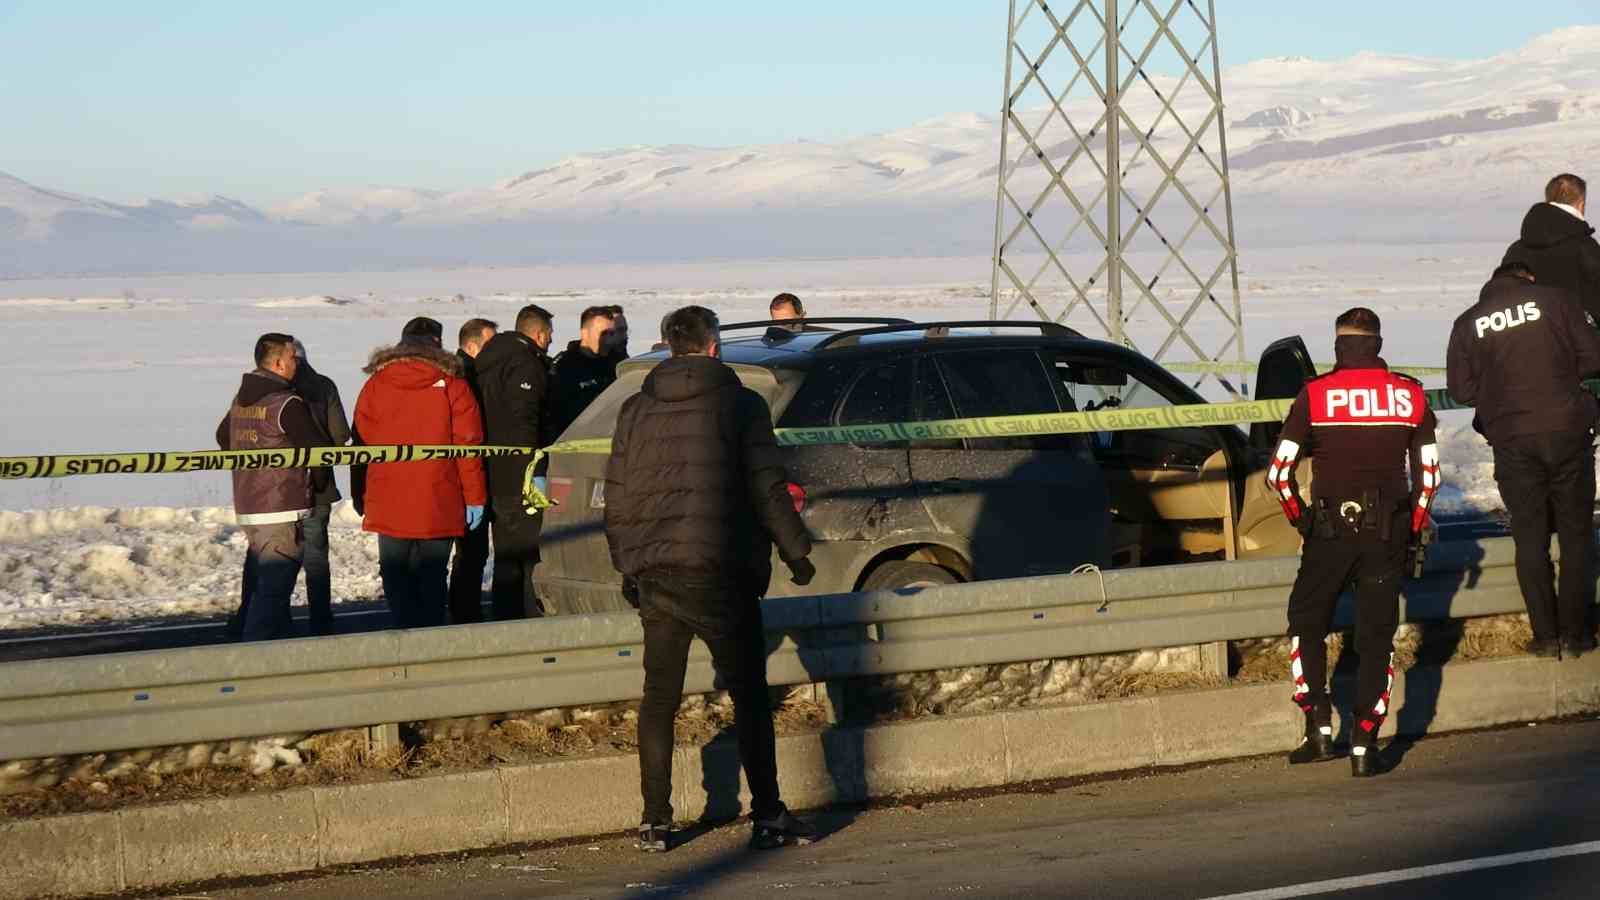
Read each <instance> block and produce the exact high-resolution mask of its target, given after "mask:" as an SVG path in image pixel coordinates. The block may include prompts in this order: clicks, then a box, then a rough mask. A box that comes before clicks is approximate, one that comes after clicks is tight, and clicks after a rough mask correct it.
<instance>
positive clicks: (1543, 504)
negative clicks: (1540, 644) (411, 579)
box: [1494, 431, 1595, 640]
mask: <svg viewBox="0 0 1600 900" xmlns="http://www.w3.org/2000/svg"><path fill="white" fill-rule="evenodd" d="M1494 480H1495V483H1496V484H1498V485H1499V486H1500V498H1501V499H1502V500H1503V501H1504V502H1505V504H1506V512H1508V513H1510V515H1511V538H1512V540H1514V541H1515V542H1516V545H1517V586H1518V587H1520V588H1521V589H1522V602H1523V603H1525V604H1527V607H1528V621H1529V623H1530V624H1531V625H1532V626H1533V636H1534V638H1535V639H1538V640H1549V639H1551V638H1557V637H1561V638H1568V639H1572V640H1579V639H1582V638H1586V637H1588V636H1589V624H1588V611H1589V609H1588V607H1589V572H1590V567H1591V561H1590V554H1591V552H1592V551H1591V545H1592V541H1593V529H1594V525H1593V520H1594V491H1595V484H1594V438H1593V436H1592V435H1591V434H1590V433H1589V432H1588V431H1583V432H1568V433H1566V434H1539V435H1528V436H1525V437H1516V438H1512V439H1510V440H1506V441H1501V442H1500V443H1498V444H1495V445H1494ZM1552 530H1553V531H1554V532H1555V534H1556V538H1557V540H1559V541H1560V543H1561V584H1560V586H1559V589H1558V588H1557V585H1556V580H1555V573H1554V571H1553V568H1552V566H1551V564H1550V532H1551V531H1552Z"/></svg>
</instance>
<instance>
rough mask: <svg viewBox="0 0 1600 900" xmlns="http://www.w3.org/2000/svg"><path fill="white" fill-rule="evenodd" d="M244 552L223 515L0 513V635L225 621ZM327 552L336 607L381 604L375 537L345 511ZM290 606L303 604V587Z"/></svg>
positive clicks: (209, 510)
mask: <svg viewBox="0 0 1600 900" xmlns="http://www.w3.org/2000/svg"><path fill="white" fill-rule="evenodd" d="M244 551H245V537H244V532H243V531H241V530H240V529H239V527H238V525H236V524H235V523H234V519H233V511H232V510H231V509H226V508H222V507H200V508H163V507H132V508H127V509H109V508H106V507H98V506H79V507H68V508H60V509H43V510H33V511H29V512H7V511H0V629H15V628H28V627H38V626H45V625H57V626H59V625H84V624H92V623H98V622H116V621H127V620H137V619H148V618H161V617H168V616H181V615H207V616H218V615H224V614H227V613H229V612H232V611H233V609H234V608H235V607H236V606H237V604H238V597H239V575H240V572H241V570H242V568H243V565H244ZM329 551H330V556H331V568H332V570H333V596H334V602H335V603H340V602H348V601H352V600H372V599H374V598H376V597H380V596H381V595H382V590H381V587H380V584H379V581H378V544H377V538H376V536H375V535H371V534H367V533H365V532H362V531H361V530H360V519H359V518H358V517H357V516H355V514H354V512H353V511H352V510H350V509H349V504H347V503H342V504H340V505H339V507H337V508H336V510H335V514H334V521H333V523H332V527H331V528H330V529H329ZM302 584H303V581H302ZM294 602H295V604H296V605H303V604H304V603H305V591H304V588H303V587H297V588H296V590H295V600H294Z"/></svg>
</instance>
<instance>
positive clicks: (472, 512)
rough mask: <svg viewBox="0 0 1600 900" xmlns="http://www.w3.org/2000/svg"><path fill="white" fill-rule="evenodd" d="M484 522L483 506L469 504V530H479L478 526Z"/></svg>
mask: <svg viewBox="0 0 1600 900" xmlns="http://www.w3.org/2000/svg"><path fill="white" fill-rule="evenodd" d="M482 524H483V507H481V506H469V507H467V530H468V531H477V530H478V526H479V525H482Z"/></svg>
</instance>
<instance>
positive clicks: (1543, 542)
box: [1447, 262, 1600, 658]
mask: <svg viewBox="0 0 1600 900" xmlns="http://www.w3.org/2000/svg"><path fill="white" fill-rule="evenodd" d="M1447 362H1448V365H1449V368H1448V372H1449V380H1450V396H1451V397H1453V398H1455V400H1456V401H1457V402H1459V403H1470V404H1472V405H1474V406H1476V407H1477V410H1478V414H1477V418H1476V419H1475V420H1474V423H1475V424H1476V425H1477V426H1478V429H1479V430H1480V431H1481V432H1483V436H1484V437H1485V438H1487V439H1488V441H1489V445H1490V447H1492V448H1493V449H1494V478H1495V482H1496V483H1497V484H1498V485H1499V486H1500V498H1501V500H1502V502H1504V503H1505V505H1506V512H1507V513H1509V514H1510V515H1511V537H1512V539H1513V540H1514V541H1516V544H1517V585H1518V586H1519V587H1520V588H1521V589H1522V600H1523V602H1524V603H1525V604H1527V607H1528V622H1529V624H1531V625H1532V626H1533V643H1532V644H1530V645H1529V647H1528V649H1529V650H1530V651H1531V652H1533V653H1536V654H1538V655H1540V656H1547V657H1561V656H1566V657H1569V658H1575V657H1577V656H1579V655H1580V654H1582V653H1585V652H1587V651H1589V650H1592V649H1594V645H1595V644H1594V633H1593V631H1592V630H1591V628H1590V626H1589V622H1588V590H1589V586H1590V585H1591V584H1592V582H1591V581H1590V575H1589V572H1590V568H1591V562H1590V552H1591V541H1592V535H1593V518H1594V496H1595V478H1594V427H1595V421H1596V419H1597V417H1600V403H1597V402H1596V400H1595V396H1594V395H1593V394H1591V393H1590V392H1589V391H1587V390H1585V389H1584V387H1583V385H1582V381H1583V379H1585V378H1592V377H1595V376H1596V375H1600V332H1596V331H1595V328H1594V323H1593V322H1592V321H1590V319H1589V317H1588V315H1587V314H1586V313H1585V312H1584V310H1583V307H1582V306H1580V305H1579V304H1578V301H1577V299H1576V298H1575V297H1574V295H1573V294H1571V293H1570V292H1568V291H1567V290H1564V289H1562V288H1558V287H1553V286H1540V285H1538V284H1537V283H1536V282H1535V273H1534V272H1533V271H1531V270H1530V269H1529V268H1528V267H1527V266H1526V265H1524V264H1522V263H1520V262H1510V263H1506V264H1505V265H1502V266H1501V267H1500V268H1499V269H1496V270H1495V273H1494V277H1493V278H1491V279H1489V283H1488V284H1486V285H1484V286H1483V291H1482V293H1480V294H1479V295H1478V303H1477V305H1475V306H1473V307H1472V308H1471V309H1468V310H1467V311H1466V312H1464V313H1462V314H1461V316H1460V317H1459V318H1457V319H1456V322H1455V327H1454V328H1453V329H1452V330H1451V332H1450V352H1449V357H1448V359H1447ZM1552 525H1553V526H1554V528H1555V533H1556V537H1557V538H1558V539H1559V540H1560V542H1561V583H1560V586H1559V588H1557V586H1556V584H1555V579H1554V577H1553V575H1552V572H1551V566H1550V531H1551V526H1552Z"/></svg>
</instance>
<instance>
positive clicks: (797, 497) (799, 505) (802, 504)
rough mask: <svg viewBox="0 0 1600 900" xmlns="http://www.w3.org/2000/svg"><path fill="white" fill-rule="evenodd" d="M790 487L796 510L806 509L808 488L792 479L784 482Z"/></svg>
mask: <svg viewBox="0 0 1600 900" xmlns="http://www.w3.org/2000/svg"><path fill="white" fill-rule="evenodd" d="M784 487H786V488H788V489H789V499H790V500H793V501H794V511H795V512H805V511H806V489H805V488H803V487H801V486H800V485H798V484H795V483H794V482H792V481H790V482H788V483H786V484H784Z"/></svg>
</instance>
